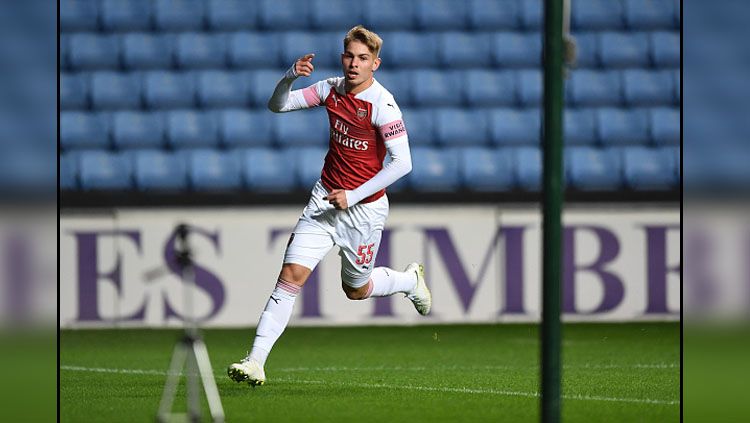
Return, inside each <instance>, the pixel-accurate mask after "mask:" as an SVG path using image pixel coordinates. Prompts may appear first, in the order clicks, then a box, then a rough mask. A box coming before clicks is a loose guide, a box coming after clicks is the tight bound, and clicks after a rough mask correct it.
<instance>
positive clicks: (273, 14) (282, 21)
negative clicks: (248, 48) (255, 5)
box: [259, 0, 310, 31]
mask: <svg viewBox="0 0 750 423" xmlns="http://www.w3.org/2000/svg"><path fill="white" fill-rule="evenodd" d="M259 17H260V25H261V27H262V28H263V29H266V30H269V31H283V30H300V29H307V28H305V26H306V25H309V24H310V15H309V2H307V1H297V0H262V1H261V3H260V15H259Z"/></svg>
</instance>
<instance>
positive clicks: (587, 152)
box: [565, 147, 623, 191]
mask: <svg viewBox="0 0 750 423" xmlns="http://www.w3.org/2000/svg"><path fill="white" fill-rule="evenodd" d="M565 153H566V154H565V175H566V180H567V181H568V183H570V186H571V187H573V188H576V189H578V190H581V191H613V190H617V189H619V188H620V187H621V186H622V182H623V181H622V158H621V157H620V154H619V151H618V150H617V149H607V150H601V149H596V148H590V147H571V148H569V149H567V150H565Z"/></svg>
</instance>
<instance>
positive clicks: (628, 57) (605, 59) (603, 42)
mask: <svg viewBox="0 0 750 423" xmlns="http://www.w3.org/2000/svg"><path fill="white" fill-rule="evenodd" d="M599 58H600V60H601V63H602V66H604V67H605V68H617V67H647V66H649V65H650V64H651V60H650V58H649V42H648V36H647V35H646V34H645V33H639V32H636V33H624V32H603V33H602V34H601V35H600V47H599Z"/></svg>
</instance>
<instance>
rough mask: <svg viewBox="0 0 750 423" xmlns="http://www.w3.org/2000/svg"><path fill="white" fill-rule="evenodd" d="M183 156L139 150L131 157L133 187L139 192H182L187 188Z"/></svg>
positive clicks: (185, 166) (158, 151) (185, 164)
mask: <svg viewBox="0 0 750 423" xmlns="http://www.w3.org/2000/svg"><path fill="white" fill-rule="evenodd" d="M185 157H186V156H185V155H184V154H179V153H169V152H166V151H161V150H139V151H136V152H135V153H134V154H133V155H132V162H133V176H134V179H135V185H136V187H137V189H138V190H140V191H151V190H169V191H183V190H185V189H187V187H188V178H187V163H186V161H185Z"/></svg>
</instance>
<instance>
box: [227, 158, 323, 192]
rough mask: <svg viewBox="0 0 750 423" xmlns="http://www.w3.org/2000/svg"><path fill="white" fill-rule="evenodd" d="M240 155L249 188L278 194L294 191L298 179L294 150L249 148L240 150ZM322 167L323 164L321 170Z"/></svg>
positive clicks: (246, 184) (243, 174)
mask: <svg viewBox="0 0 750 423" xmlns="http://www.w3.org/2000/svg"><path fill="white" fill-rule="evenodd" d="M239 153H240V154H241V160H242V176H243V177H244V180H245V186H246V187H247V188H249V189H251V190H253V191H260V192H264V191H267V192H277V193H278V192H282V193H283V192H289V191H292V190H294V188H295V184H296V178H295V174H294V153H293V150H272V149H270V148H248V149H245V150H240V151H239ZM322 166H323V165H322V163H321V168H322ZM318 176H320V172H319V171H318Z"/></svg>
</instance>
